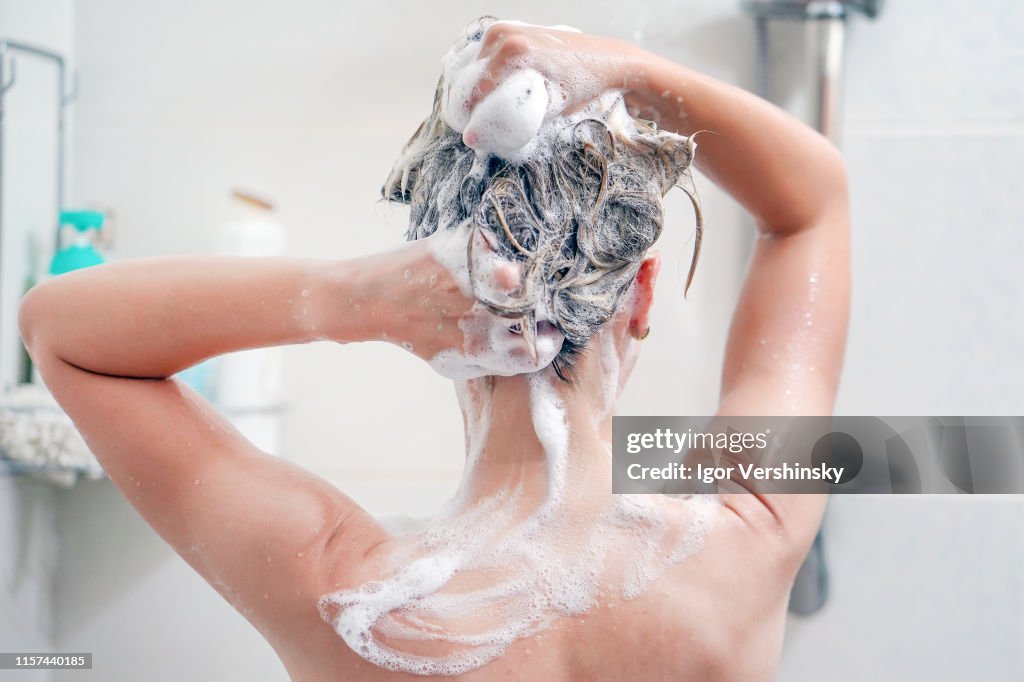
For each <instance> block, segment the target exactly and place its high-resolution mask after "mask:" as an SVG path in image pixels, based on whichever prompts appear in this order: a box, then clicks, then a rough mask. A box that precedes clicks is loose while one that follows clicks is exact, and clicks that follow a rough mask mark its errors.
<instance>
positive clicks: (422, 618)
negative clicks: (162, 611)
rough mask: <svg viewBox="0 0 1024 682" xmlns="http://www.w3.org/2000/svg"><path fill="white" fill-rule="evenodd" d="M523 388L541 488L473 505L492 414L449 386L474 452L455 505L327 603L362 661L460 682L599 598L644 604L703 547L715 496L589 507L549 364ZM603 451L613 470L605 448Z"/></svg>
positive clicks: (327, 615) (483, 399) (461, 385)
mask: <svg viewBox="0 0 1024 682" xmlns="http://www.w3.org/2000/svg"><path fill="white" fill-rule="evenodd" d="M527 384H528V388H529V415H530V419H531V421H532V426H533V431H534V434H535V436H536V439H537V441H538V442H539V444H540V446H541V448H542V449H543V452H544V456H545V459H546V464H547V467H546V480H544V481H542V482H540V483H542V487H541V489H540V490H539V491H537V490H531V489H530V488H529V486H530V484H531V483H532V484H534V485H536V484H537V483H538V482H537V481H536V480H534V481H532V482H531V481H527V480H520V481H518V482H516V483H513V484H511V485H509V486H508V487H506V488H504V489H501V490H499V491H498V492H497V493H494V494H491V495H488V496H485V497H483V498H474V496H473V495H472V493H471V490H470V487H469V486H470V483H469V482H471V481H473V478H474V476H473V474H474V471H475V470H476V469H478V467H479V466H480V465H481V464H480V463H481V459H482V457H483V448H484V447H485V444H486V442H487V436H488V432H489V429H490V428H491V426H492V418H493V415H492V407H491V403H490V394H489V392H488V390H487V389H486V388H485V386H486V384H485V383H484V382H457V392H458V396H459V402H460V405H461V406H462V409H463V412H464V415H465V419H466V433H467V453H468V454H467V464H466V474H465V475H464V476H463V484H462V486H461V487H460V489H459V491H458V493H457V494H456V496H455V498H454V499H453V500H452V501H451V502H449V503H448V505H446V507H445V508H444V509H443V510H442V512H441V513H440V514H439V515H438V516H437V517H436V518H435V519H433V520H431V521H429V522H427V523H426V524H425V525H420V526H418V527H416V529H415V530H414V532H411V533H410V534H408V535H406V536H403V537H401V538H400V539H399V540H398V541H397V542H396V544H395V547H394V549H393V551H391V552H390V554H389V557H388V565H387V568H386V569H385V575H383V576H382V577H381V578H380V579H378V580H371V581H369V582H366V583H364V584H362V585H360V586H358V587H355V588H353V589H347V590H340V591H338V592H335V593H332V594H328V595H325V596H324V597H323V598H322V599H321V601H320V610H321V614H322V615H323V617H324V619H325V620H327V621H328V622H330V623H331V624H332V625H333V626H334V628H335V629H336V631H337V632H338V634H339V636H341V637H342V639H344V641H345V642H346V643H347V644H348V645H349V646H350V647H351V648H352V650H353V651H355V652H356V653H358V654H359V655H360V656H362V657H363V658H364V659H366V660H367V661H369V662H371V663H373V664H375V665H378V666H380V667H382V668H386V669H389V670H394V671H399V672H406V673H413V674H418V675H460V674H463V673H465V672H468V671H470V670H474V669H476V668H479V667H481V666H483V665H485V664H486V663H488V662H489V661H492V660H494V659H495V658H497V657H498V656H500V655H501V654H502V653H503V652H504V651H505V650H506V649H507V648H508V647H509V646H510V645H511V644H512V643H513V642H515V641H516V640H518V639H521V638H523V637H528V636H531V635H539V633H541V632H542V631H543V630H544V629H546V628H548V627H550V626H551V625H553V624H554V623H555V622H556V621H557V620H559V619H561V618H565V617H570V616H571V617H578V616H581V615H583V614H586V613H587V612H589V611H590V610H591V609H592V608H594V607H595V606H596V605H597V603H598V598H599V596H600V595H614V594H618V595H619V597H620V598H622V599H624V600H629V599H634V598H636V597H638V596H640V595H641V594H642V593H643V592H644V590H645V589H647V587H649V586H650V584H651V583H652V582H653V581H655V580H657V579H658V578H659V577H660V576H661V575H663V574H664V573H665V571H667V570H668V569H669V568H670V567H671V566H672V565H674V564H675V563H678V562H679V561H681V560H683V559H684V558H686V557H687V556H690V555H692V554H693V553H695V552H697V551H699V550H700V549H701V547H702V546H703V542H704V537H705V535H706V533H707V532H708V530H709V528H710V527H711V524H712V523H713V520H714V518H715V516H714V513H715V510H716V509H717V508H718V506H719V505H718V502H717V500H716V499H715V498H713V497H685V498H681V499H671V498H668V497H662V496H631V495H617V496H611V495H607V496H599V497H598V498H597V499H595V496H594V495H591V494H590V493H588V492H586V491H579V490H573V489H572V487H570V486H569V481H570V480H572V478H571V473H572V467H573V461H574V459H575V458H577V457H583V456H584V455H583V454H582V453H577V454H573V443H572V435H571V434H572V430H571V429H570V422H569V416H568V414H567V412H566V407H565V404H564V402H563V398H562V397H561V396H560V394H559V386H560V384H559V380H558V379H557V378H556V376H555V374H554V372H553V371H552V370H551V369H550V368H547V369H544V370H542V371H539V372H536V373H534V374H531V375H529V376H528V377H527ZM603 456H604V457H605V458H606V459H607V460H609V461H608V466H609V468H610V451H607V452H604V453H603ZM581 500H582V501H584V504H583V505H582V506H581ZM627 548H628V551H625V552H624V551H623V549H627Z"/></svg>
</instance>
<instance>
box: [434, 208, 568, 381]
mask: <svg viewBox="0 0 1024 682" xmlns="http://www.w3.org/2000/svg"><path fill="white" fill-rule="evenodd" d="M471 238H477V239H479V237H476V236H475V235H474V234H473V232H472V230H471V229H470V227H469V224H468V223H464V224H462V225H460V226H458V227H457V228H455V229H452V230H438V231H437V232H435V233H434V234H433V235H432V236H431V237H429V238H428V242H429V244H430V252H431V255H432V256H433V257H434V260H435V261H437V262H438V263H439V264H440V265H441V266H443V267H444V268H445V269H446V270H448V272H449V273H450V274H451V276H452V278H453V279H454V280H455V282H456V283H457V284H458V286H459V290H460V291H461V292H462V293H463V295H465V296H466V297H467V298H472V297H474V292H473V287H472V286H471V285H470V280H469V264H468V261H467V257H466V253H467V248H466V247H467V241H468V240H469V239H471ZM474 253H476V254H478V257H477V259H476V263H475V268H474V275H475V277H476V279H477V286H478V287H480V288H481V289H482V290H485V292H486V294H487V296H488V297H489V298H491V299H492V300H493V299H500V298H501V297H502V296H503V295H504V293H503V292H504V290H505V287H502V286H501V284H500V283H499V281H498V271H499V270H500V269H501V268H507V267H509V265H510V264H509V263H508V262H507V261H503V260H502V259H501V258H499V257H498V255H497V254H495V253H493V252H489V251H487V250H486V249H484V248H480V247H478V248H477V249H475V251H474ZM543 314H544V311H543V309H541V310H538V312H537V318H538V319H539V320H541V321H547V320H545V319H544V317H543ZM515 324H516V320H509V319H505V318H501V317H498V316H496V315H494V314H492V313H491V312H490V311H488V310H487V309H486V308H485V307H484V306H483V305H481V304H480V303H474V305H473V308H472V310H471V311H470V313H469V314H468V315H466V316H465V317H464V318H463V319H462V320H460V321H459V328H460V329H461V330H462V332H463V336H464V338H465V339H466V343H465V345H464V347H463V348H461V349H447V350H443V351H441V352H439V353H438V354H437V355H435V356H434V357H433V358H431V360H430V361H429V362H430V366H431V367H432V368H433V369H434V371H436V372H437V373H438V374H440V375H441V376H444V377H447V378H449V379H475V378H478V377H483V376H515V375H517V374H526V373H529V372H536V371H537V370H539V369H541V368H542V367H546V366H548V365H550V364H551V361H552V360H554V359H555V357H556V356H557V355H558V352H559V350H561V348H562V342H563V341H564V340H565V337H564V336H562V334H561V333H560V332H559V331H558V330H557V329H555V327H554V326H553V325H550V324H547V325H541V326H540V327H539V328H538V329H537V331H536V335H535V336H536V339H535V343H534V344H533V347H534V350H535V351H536V357H533V356H532V354H531V351H530V347H529V344H528V343H527V342H526V340H525V339H524V338H523V336H522V335H521V334H517V333H515V332H514V331H512V329H513V328H514V325H515Z"/></svg>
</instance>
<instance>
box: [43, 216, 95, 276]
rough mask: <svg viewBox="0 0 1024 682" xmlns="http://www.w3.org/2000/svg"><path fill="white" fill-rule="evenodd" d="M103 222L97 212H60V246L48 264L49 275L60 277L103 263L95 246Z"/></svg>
mask: <svg viewBox="0 0 1024 682" xmlns="http://www.w3.org/2000/svg"><path fill="white" fill-rule="evenodd" d="M103 220H104V216H103V214H102V213H99V212H98V211H61V213H60V224H61V246H60V248H59V249H58V250H57V253H55V254H54V256H53V260H52V261H51V262H50V274H51V275H62V274H64V273H65V272H71V271H72V270H80V269H82V268H87V267H90V266H92V265H99V264H100V263H102V262H103V256H101V255H100V253H99V251H97V250H96V246H95V242H96V236H97V235H98V234H99V232H100V230H102V229H103ZM67 228H71V229H70V230H69V229H67Z"/></svg>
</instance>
